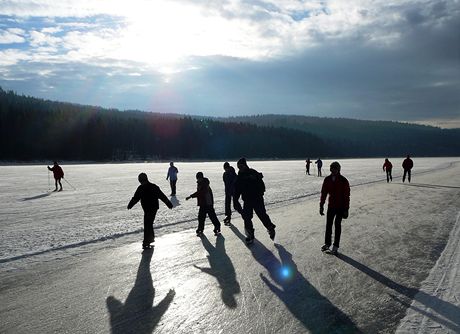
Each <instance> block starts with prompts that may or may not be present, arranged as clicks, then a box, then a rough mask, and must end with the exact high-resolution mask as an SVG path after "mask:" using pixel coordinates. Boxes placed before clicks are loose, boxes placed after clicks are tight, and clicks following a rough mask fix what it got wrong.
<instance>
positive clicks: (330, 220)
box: [324, 208, 343, 248]
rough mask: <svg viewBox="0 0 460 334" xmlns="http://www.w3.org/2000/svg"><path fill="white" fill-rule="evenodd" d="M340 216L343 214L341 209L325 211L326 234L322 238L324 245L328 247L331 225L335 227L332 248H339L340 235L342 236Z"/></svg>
mask: <svg viewBox="0 0 460 334" xmlns="http://www.w3.org/2000/svg"><path fill="white" fill-rule="evenodd" d="M342 214H343V209H334V208H328V209H327V214H326V234H325V236H324V243H325V244H326V245H328V246H330V245H331V237H332V225H335V233H334V246H336V247H337V248H339V245H340V234H342Z"/></svg>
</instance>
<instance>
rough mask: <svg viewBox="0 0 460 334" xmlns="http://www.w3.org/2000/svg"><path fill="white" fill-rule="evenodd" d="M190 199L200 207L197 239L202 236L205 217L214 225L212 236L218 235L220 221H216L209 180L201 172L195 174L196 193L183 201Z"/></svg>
mask: <svg viewBox="0 0 460 334" xmlns="http://www.w3.org/2000/svg"><path fill="white" fill-rule="evenodd" d="M190 198H196V199H197V204H198V206H199V207H200V209H199V210H198V228H197V230H196V235H197V236H199V237H200V236H202V235H203V230H204V221H205V220H206V215H207V216H209V219H211V222H212V224H213V225H214V235H219V234H220V221H219V219H217V216H216V212H215V211H214V196H213V195H212V189H211V187H210V186H209V179H208V178H206V177H204V176H203V173H202V172H198V173H196V191H195V192H194V193H193V194H191V195H190V196H187V197H186V198H185V199H186V200H187V201H188V200H189V199H190Z"/></svg>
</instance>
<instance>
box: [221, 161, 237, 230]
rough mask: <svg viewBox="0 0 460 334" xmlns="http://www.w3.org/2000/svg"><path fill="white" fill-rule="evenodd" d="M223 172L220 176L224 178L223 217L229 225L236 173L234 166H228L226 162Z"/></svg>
mask: <svg viewBox="0 0 460 334" xmlns="http://www.w3.org/2000/svg"><path fill="white" fill-rule="evenodd" d="M224 170H225V171H224V174H223V176H222V178H223V180H224V186H225V218H224V224H225V225H230V221H231V219H232V207H231V205H232V198H233V193H234V191H235V181H236V173H235V168H233V167H232V166H230V164H229V163H228V162H225V163H224Z"/></svg>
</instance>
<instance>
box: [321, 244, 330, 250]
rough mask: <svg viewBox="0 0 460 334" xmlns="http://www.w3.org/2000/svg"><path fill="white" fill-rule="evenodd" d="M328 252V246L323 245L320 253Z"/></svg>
mask: <svg viewBox="0 0 460 334" xmlns="http://www.w3.org/2000/svg"><path fill="white" fill-rule="evenodd" d="M328 250H329V245H326V244H324V245H322V246H321V252H326V251H328Z"/></svg>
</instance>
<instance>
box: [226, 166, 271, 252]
mask: <svg viewBox="0 0 460 334" xmlns="http://www.w3.org/2000/svg"><path fill="white" fill-rule="evenodd" d="M237 167H238V170H239V171H238V176H237V178H236V182H235V193H234V198H233V200H234V205H235V208H238V210H237V211H239V212H241V216H242V217H243V220H244V229H245V231H246V243H247V244H251V243H253V242H254V226H253V224H252V217H253V212H254V211H255V213H256V215H257V217H259V219H260V220H261V222H262V224H263V225H264V226H265V228H266V229H267V231H268V235H269V236H270V239H272V240H274V239H275V228H276V225H275V224H273V223H272V221H271V220H270V217H269V216H268V214H267V212H266V210H265V203H264V192H265V184H264V181H263V180H262V178H263V175H262V173H259V172H258V171H256V170H255V169H252V168H249V167H248V165H247V162H246V159H245V158H241V159H240V160H238V163H237ZM240 196H242V198H243V202H244V203H243V208H242V210H241V205H240V203H239V201H238V200H239V198H240Z"/></svg>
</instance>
